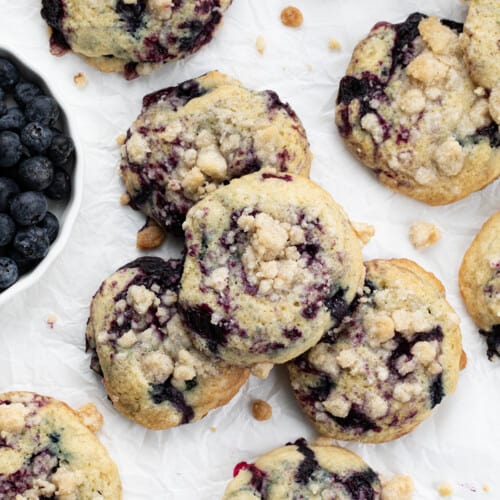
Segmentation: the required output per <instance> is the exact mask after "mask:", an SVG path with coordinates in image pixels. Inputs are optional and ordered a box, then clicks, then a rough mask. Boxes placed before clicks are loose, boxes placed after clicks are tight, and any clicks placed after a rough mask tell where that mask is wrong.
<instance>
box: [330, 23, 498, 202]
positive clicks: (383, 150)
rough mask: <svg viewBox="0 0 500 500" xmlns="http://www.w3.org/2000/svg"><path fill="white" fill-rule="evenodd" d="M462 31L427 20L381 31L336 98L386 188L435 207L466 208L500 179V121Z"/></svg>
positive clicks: (341, 119) (353, 145)
mask: <svg viewBox="0 0 500 500" xmlns="http://www.w3.org/2000/svg"><path fill="white" fill-rule="evenodd" d="M461 31H462V25H460V24H458V23H455V22H453V21H448V20H443V21H439V20H438V19H437V18H435V17H426V16H425V15H423V14H419V13H416V14H412V15H411V16H409V17H408V19H407V20H406V21H404V22H403V23H400V24H390V23H386V22H381V23H378V24H376V25H375V26H374V27H373V29H372V30H371V32H370V33H369V35H368V36H367V37H366V38H365V39H363V40H362V41H361V42H360V43H359V44H358V45H357V47H356V48H355V50H354V53H353V56H352V59H351V62H350V64H349V67H348V68H347V76H345V77H344V78H342V80H341V82H340V87H339V92H338V96H337V109H336V123H337V126H338V129H339V132H340V134H341V136H342V138H343V139H344V140H345V142H346V144H347V146H348V147H349V149H350V150H351V152H352V153H353V154H354V155H355V156H356V157H357V158H358V159H359V160H360V161H361V162H363V163H364V164H365V165H366V166H368V167H369V168H371V169H372V170H373V171H374V172H375V174H376V175H377V176H378V178H379V180H380V181H381V182H382V183H383V184H385V185H386V186H388V187H390V188H391V189H394V190H396V191H399V192H401V193H403V194H405V195H407V196H410V197H412V198H416V199H417V200H420V201H423V202H425V203H428V204H430V205H443V204H446V203H451V202H454V201H456V200H459V199H461V198H464V197H466V196H468V195H469V194H471V193H472V192H474V191H477V190H479V189H482V188H483V187H485V186H486V185H487V184H489V183H490V182H492V181H493V180H494V179H496V178H497V177H498V176H499V175H500V133H499V129H498V124H497V123H495V121H494V119H493V118H495V116H496V111H495V110H493V108H492V104H491V103H492V102H493V101H492V99H491V98H490V99H488V96H487V94H486V93H485V92H484V89H482V88H481V89H478V88H477V86H476V85H475V84H474V83H473V81H472V80H471V79H470V77H469V74H468V72H467V68H466V65H465V64H464V60H463V51H462V48H461V46H460V43H459V35H460V32H461ZM499 98H500V95H499ZM495 109H496V108H495ZM498 113H499V116H500V102H499V105H498ZM492 115H493V117H492Z"/></svg>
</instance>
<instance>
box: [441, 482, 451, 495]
mask: <svg viewBox="0 0 500 500" xmlns="http://www.w3.org/2000/svg"><path fill="white" fill-rule="evenodd" d="M438 493H439V494H440V495H441V496H442V497H451V495H453V485H452V484H451V483H450V482H449V481H446V482H444V483H441V484H440V485H439V486H438Z"/></svg>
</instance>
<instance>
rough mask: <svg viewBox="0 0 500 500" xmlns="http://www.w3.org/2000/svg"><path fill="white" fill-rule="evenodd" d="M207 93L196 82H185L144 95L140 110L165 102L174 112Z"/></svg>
mask: <svg viewBox="0 0 500 500" xmlns="http://www.w3.org/2000/svg"><path fill="white" fill-rule="evenodd" d="M207 92H208V91H207V89H205V88H203V87H202V86H201V85H200V84H199V83H198V81H197V80H187V81H185V82H183V83H181V84H180V85H176V86H175V87H167V88H165V89H162V90H159V91H157V92H153V93H151V94H148V95H146V96H145V97H144V98H143V100H142V110H143V111H145V110H146V109H148V108H149V107H151V106H153V105H154V104H156V103H158V102H163V101H166V102H168V104H169V105H170V106H171V107H172V108H173V110H174V111H175V110H177V109H178V108H180V107H182V106H184V105H185V104H187V103H188V102H189V101H191V100H192V99H196V98H197V97H201V96H202V95H204V94H206V93H207Z"/></svg>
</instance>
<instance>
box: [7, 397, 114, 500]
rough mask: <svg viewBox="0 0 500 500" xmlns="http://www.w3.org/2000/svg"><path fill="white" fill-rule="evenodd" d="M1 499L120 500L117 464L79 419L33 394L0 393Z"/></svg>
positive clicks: (63, 406) (62, 404) (75, 414)
mask: <svg viewBox="0 0 500 500" xmlns="http://www.w3.org/2000/svg"><path fill="white" fill-rule="evenodd" d="M0 497H1V498H2V499H3V500H30V499H36V498H40V499H49V498H59V499H74V500H91V499H92V500H98V499H102V500H104V499H105V500H120V499H121V498H122V494H121V483H120V478H119V476H118V470H117V468H116V465H115V464H114V462H113V461H112V460H111V458H110V457H109V455H108V452H107V451H106V449H105V448H104V446H103V445H102V444H101V443H100V441H99V440H98V439H97V438H96V436H95V435H94V433H93V432H92V430H90V429H89V428H88V427H87V426H86V425H84V423H83V420H82V417H80V415H79V414H78V413H77V412H75V411H74V410H72V409H71V408H70V407H69V406H67V405H66V404H64V403H62V402H60V401H57V400H55V399H52V398H49V397H46V396H40V395H38V394H34V393H31V392H8V393H4V394H0Z"/></svg>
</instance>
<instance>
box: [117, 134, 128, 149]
mask: <svg viewBox="0 0 500 500" xmlns="http://www.w3.org/2000/svg"><path fill="white" fill-rule="evenodd" d="M126 140H127V134H120V135H119V136H118V137H117V138H116V144H118V146H123V145H124V144H125V141H126Z"/></svg>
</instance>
